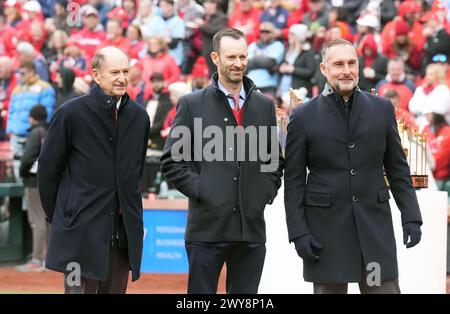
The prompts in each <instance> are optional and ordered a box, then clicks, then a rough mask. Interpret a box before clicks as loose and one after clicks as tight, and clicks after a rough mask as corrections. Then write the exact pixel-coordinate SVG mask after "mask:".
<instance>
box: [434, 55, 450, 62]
mask: <svg viewBox="0 0 450 314" xmlns="http://www.w3.org/2000/svg"><path fill="white" fill-rule="evenodd" d="M431 61H433V62H447V56H446V55H443V54H438V55H435V56H434V57H433V58H432V59H431Z"/></svg>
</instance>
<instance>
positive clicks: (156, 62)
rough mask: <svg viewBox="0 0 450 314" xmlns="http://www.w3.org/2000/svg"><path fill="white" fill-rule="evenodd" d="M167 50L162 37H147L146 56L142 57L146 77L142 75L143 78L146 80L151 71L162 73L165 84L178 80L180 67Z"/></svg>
mask: <svg viewBox="0 0 450 314" xmlns="http://www.w3.org/2000/svg"><path fill="white" fill-rule="evenodd" d="M168 51H169V48H168V47H167V43H166V41H165V40H164V38H163V37H160V36H152V37H149V38H148V39H147V56H145V58H144V59H143V64H144V73H145V75H146V76H147V77H144V80H147V81H148V79H149V77H150V76H151V74H152V73H153V72H160V73H162V74H163V75H164V79H165V81H166V82H167V84H170V83H174V82H177V81H179V80H180V68H179V66H178V65H177V63H176V62H175V59H174V58H173V57H172V56H171V55H170V54H169V52H168Z"/></svg>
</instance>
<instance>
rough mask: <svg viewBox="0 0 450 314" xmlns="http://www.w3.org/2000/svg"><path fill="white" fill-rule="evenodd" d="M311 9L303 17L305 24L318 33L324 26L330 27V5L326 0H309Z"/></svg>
mask: <svg viewBox="0 0 450 314" xmlns="http://www.w3.org/2000/svg"><path fill="white" fill-rule="evenodd" d="M309 5H310V10H309V12H308V13H306V14H305V16H304V18H303V24H305V25H306V26H308V29H309V30H310V31H311V32H312V33H314V34H315V33H316V32H317V31H318V29H319V28H320V27H321V26H322V27H324V28H325V29H327V28H328V7H327V4H326V3H325V1H324V0H309Z"/></svg>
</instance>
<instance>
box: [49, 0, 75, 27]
mask: <svg viewBox="0 0 450 314" xmlns="http://www.w3.org/2000/svg"><path fill="white" fill-rule="evenodd" d="M68 2H69V1H68V0H56V1H55V7H54V9H55V15H53V16H52V19H53V21H54V23H55V27H56V29H58V30H62V31H64V32H65V33H67V34H70V32H71V31H72V29H73V28H74V26H75V25H68V24H67V13H68V12H67V5H68ZM74 24H75V23H74Z"/></svg>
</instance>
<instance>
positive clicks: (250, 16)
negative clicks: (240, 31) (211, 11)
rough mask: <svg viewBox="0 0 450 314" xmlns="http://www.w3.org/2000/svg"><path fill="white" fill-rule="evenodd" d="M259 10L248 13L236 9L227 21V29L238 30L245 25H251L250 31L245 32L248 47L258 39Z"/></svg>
mask: <svg viewBox="0 0 450 314" xmlns="http://www.w3.org/2000/svg"><path fill="white" fill-rule="evenodd" d="M260 17H261V10H259V9H257V8H253V9H251V10H250V11H249V12H242V11H241V10H240V9H239V8H238V7H236V9H235V10H234V13H233V14H232V15H231V16H230V19H229V20H228V26H229V27H236V28H240V27H242V26H245V25H251V26H252V27H251V31H250V32H246V33H245V35H246V37H247V42H248V44H249V45H250V44H251V43H252V42H254V41H256V40H258V38H259V25H260Z"/></svg>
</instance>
